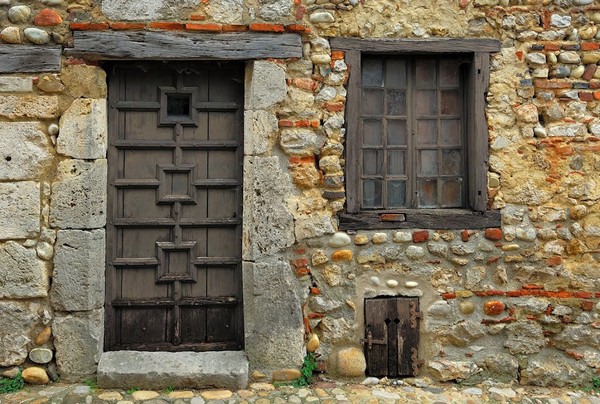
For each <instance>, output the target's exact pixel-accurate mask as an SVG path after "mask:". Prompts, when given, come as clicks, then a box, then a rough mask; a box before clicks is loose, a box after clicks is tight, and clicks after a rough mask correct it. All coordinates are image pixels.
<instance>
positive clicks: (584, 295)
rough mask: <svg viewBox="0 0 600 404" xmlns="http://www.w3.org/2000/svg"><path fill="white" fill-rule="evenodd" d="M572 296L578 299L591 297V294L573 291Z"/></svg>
mask: <svg viewBox="0 0 600 404" xmlns="http://www.w3.org/2000/svg"><path fill="white" fill-rule="evenodd" d="M573 297H576V298H578V299H591V298H592V297H593V295H592V293H591V292H573Z"/></svg>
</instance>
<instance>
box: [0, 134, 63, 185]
mask: <svg viewBox="0 0 600 404" xmlns="http://www.w3.org/2000/svg"><path fill="white" fill-rule="evenodd" d="M0 133H1V134H2V136H0V180H31V179H37V178H40V177H41V176H42V175H44V174H45V171H46V170H47V169H48V168H49V166H50V164H51V163H52V155H51V154H50V147H51V146H50V141H49V139H48V136H46V134H45V133H44V132H42V131H41V130H40V127H39V124H38V123H37V122H0Z"/></svg>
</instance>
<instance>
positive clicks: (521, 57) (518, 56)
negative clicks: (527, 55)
mask: <svg viewBox="0 0 600 404" xmlns="http://www.w3.org/2000/svg"><path fill="white" fill-rule="evenodd" d="M515 55H517V59H519V60H523V51H521V50H518V51H516V52H515Z"/></svg>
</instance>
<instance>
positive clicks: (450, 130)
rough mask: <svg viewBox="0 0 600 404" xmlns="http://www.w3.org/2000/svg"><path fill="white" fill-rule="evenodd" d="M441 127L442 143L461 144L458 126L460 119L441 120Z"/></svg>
mask: <svg viewBox="0 0 600 404" xmlns="http://www.w3.org/2000/svg"><path fill="white" fill-rule="evenodd" d="M440 125H441V127H442V145H444V146H455V145H456V146H460V145H462V133H461V128H460V119H449V120H441V121H440Z"/></svg>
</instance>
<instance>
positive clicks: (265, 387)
mask: <svg viewBox="0 0 600 404" xmlns="http://www.w3.org/2000/svg"><path fill="white" fill-rule="evenodd" d="M249 387H250V388H251V389H252V390H259V391H272V390H275V386H273V385H272V384H271V383H251V384H250V386H249Z"/></svg>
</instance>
